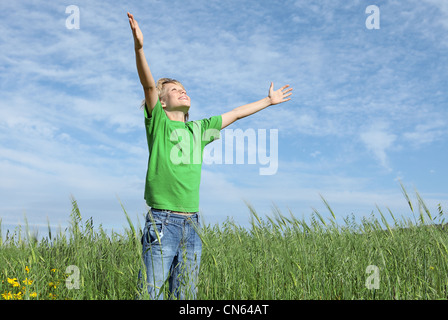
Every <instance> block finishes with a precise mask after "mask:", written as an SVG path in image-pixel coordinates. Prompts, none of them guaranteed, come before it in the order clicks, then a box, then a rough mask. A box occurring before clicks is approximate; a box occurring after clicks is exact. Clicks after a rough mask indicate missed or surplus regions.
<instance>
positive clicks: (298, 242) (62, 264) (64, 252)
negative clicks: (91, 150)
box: [0, 188, 448, 300]
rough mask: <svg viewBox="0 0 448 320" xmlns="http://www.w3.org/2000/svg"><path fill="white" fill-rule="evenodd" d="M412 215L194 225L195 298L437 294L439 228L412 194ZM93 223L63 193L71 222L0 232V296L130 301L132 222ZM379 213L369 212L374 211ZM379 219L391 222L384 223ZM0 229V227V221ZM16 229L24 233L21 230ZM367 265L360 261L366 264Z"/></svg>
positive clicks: (442, 292)
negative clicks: (198, 248) (110, 228)
mask: <svg viewBox="0 0 448 320" xmlns="http://www.w3.org/2000/svg"><path fill="white" fill-rule="evenodd" d="M403 194H404V196H405V198H406V200H407V201H408V203H409V205H410V210H411V214H412V217H413V219H409V218H408V219H404V218H403V219H397V218H396V217H395V216H394V215H393V213H392V212H390V211H388V212H387V214H385V213H384V212H381V210H380V209H379V208H377V209H376V211H375V212H377V215H373V213H372V215H371V216H368V217H364V218H363V219H362V220H361V221H360V222H356V221H355V220H356V219H355V218H354V217H353V216H348V217H346V218H345V219H344V224H342V225H340V224H337V223H336V217H335V215H334V214H333V211H332V210H331V208H330V206H329V205H328V204H327V202H325V200H324V203H325V204H326V205H327V207H328V209H329V215H330V216H331V218H329V219H328V218H324V217H323V215H322V214H321V213H319V212H317V211H316V210H315V211H314V212H313V214H312V215H311V218H310V220H309V221H305V220H299V219H297V218H295V217H294V216H293V215H291V214H289V215H288V216H286V215H284V214H281V213H280V212H278V210H274V212H273V215H272V217H266V218H263V219H262V218H260V217H259V216H258V215H257V213H256V212H255V211H254V210H253V209H252V208H251V207H250V206H249V210H250V211H251V226H250V228H243V227H241V226H239V225H236V224H235V223H233V222H232V221H231V220H227V221H226V222H225V223H223V224H220V225H207V226H204V227H203V230H202V233H201V237H202V239H203V253H202V264H201V272H200V283H199V292H198V297H197V298H198V299H204V300H208V299H238V300H239V299H283V300H285V299H331V300H336V299H344V300H346V299H447V296H448V292H447V285H448V282H447V281H448V278H447V274H448V248H447V246H448V231H447V230H446V229H444V228H443V223H444V212H443V209H442V206H441V205H439V206H438V209H437V212H436V213H435V214H432V213H431V212H430V211H429V210H428V208H427V206H426V205H425V203H424V201H423V200H422V199H421V197H420V196H419V195H418V193H417V202H418V203H417V204H416V206H414V205H413V204H412V203H411V201H410V200H409V197H408V195H407V193H406V191H405V190H404V188H403ZM124 214H125V215H126V217H127V219H128V221H129V228H127V229H126V230H124V231H123V232H122V233H121V234H118V233H116V232H112V233H106V232H105V231H104V230H103V229H102V228H101V226H100V227H98V228H96V229H95V228H94V226H93V222H92V220H91V219H87V220H83V219H82V217H81V213H80V212H79V209H78V206H77V203H76V201H75V200H73V210H72V214H71V225H70V227H69V228H67V229H66V230H65V231H63V232H62V231H60V232H58V233H57V234H54V233H53V232H52V230H51V229H50V227H49V228H48V229H49V230H48V235H47V236H46V237H44V238H41V239H39V240H37V239H36V238H35V237H33V236H32V235H30V232H29V231H28V230H27V229H28V227H27V226H25V228H24V230H23V229H22V228H17V229H15V230H14V231H13V232H10V231H7V233H6V234H5V232H3V235H1V234H0V250H1V251H0V300H2V299H32V300H37V299H134V298H135V297H136V295H137V293H138V290H137V287H138V286H137V274H138V271H139V270H140V268H141V267H142V265H141V244H140V237H141V227H140V226H137V227H135V226H133V224H132V223H131V222H130V219H129V217H128V215H127V214H126V211H124ZM376 216H379V218H376ZM388 221H393V222H392V223H389V222H388ZM0 230H1V228H0ZM23 234H25V235H23ZM369 266H370V267H369Z"/></svg>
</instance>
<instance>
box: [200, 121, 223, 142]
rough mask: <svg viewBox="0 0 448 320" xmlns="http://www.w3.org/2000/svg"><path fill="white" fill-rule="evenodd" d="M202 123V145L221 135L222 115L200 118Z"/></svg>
mask: <svg viewBox="0 0 448 320" xmlns="http://www.w3.org/2000/svg"><path fill="white" fill-rule="evenodd" d="M201 125H202V142H203V143H204V146H206V145H207V144H209V143H210V142H213V141H215V140H217V139H220V137H221V133H220V132H221V126H222V117H221V116H220V115H219V116H213V117H210V118H208V119H202V120H201Z"/></svg>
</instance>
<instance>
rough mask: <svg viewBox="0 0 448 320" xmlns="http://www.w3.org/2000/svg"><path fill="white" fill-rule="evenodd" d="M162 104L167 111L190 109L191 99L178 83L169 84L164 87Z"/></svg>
mask: <svg viewBox="0 0 448 320" xmlns="http://www.w3.org/2000/svg"><path fill="white" fill-rule="evenodd" d="M160 103H161V104H162V107H164V108H165V109H166V110H167V111H172V110H174V109H179V108H187V111H188V109H189V108H190V97H189V96H187V92H186V91H185V89H184V88H183V87H182V86H180V85H179V84H176V83H167V84H165V85H164V86H163V95H162V96H161V98H160Z"/></svg>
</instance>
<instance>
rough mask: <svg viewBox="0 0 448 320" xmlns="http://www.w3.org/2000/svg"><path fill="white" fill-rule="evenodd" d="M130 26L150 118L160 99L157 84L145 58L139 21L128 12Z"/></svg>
mask: <svg viewBox="0 0 448 320" xmlns="http://www.w3.org/2000/svg"><path fill="white" fill-rule="evenodd" d="M128 18H129V24H130V26H131V29H132V35H133V36H134V49H135V60H136V63H137V72H138V76H139V78H140V83H141V84H142V86H143V91H144V93H145V101H146V106H147V108H146V112H147V113H148V116H149V115H150V114H151V113H152V109H154V106H155V105H156V103H157V99H158V98H159V96H158V93H157V88H156V83H155V81H154V78H153V77H152V74H151V70H150V69H149V66H148V63H147V61H146V58H145V53H144V52H143V33H142V31H141V30H140V28H139V26H138V23H137V21H136V20H135V19H134V16H133V15H132V14H130V13H129V12H128Z"/></svg>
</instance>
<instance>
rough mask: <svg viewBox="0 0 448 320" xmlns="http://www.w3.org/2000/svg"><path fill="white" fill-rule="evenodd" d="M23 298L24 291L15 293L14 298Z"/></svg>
mask: <svg viewBox="0 0 448 320" xmlns="http://www.w3.org/2000/svg"><path fill="white" fill-rule="evenodd" d="M22 298H23V293H22V292H19V293H14V299H17V300H22Z"/></svg>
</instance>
